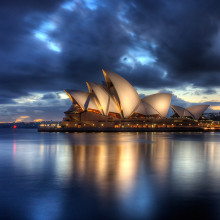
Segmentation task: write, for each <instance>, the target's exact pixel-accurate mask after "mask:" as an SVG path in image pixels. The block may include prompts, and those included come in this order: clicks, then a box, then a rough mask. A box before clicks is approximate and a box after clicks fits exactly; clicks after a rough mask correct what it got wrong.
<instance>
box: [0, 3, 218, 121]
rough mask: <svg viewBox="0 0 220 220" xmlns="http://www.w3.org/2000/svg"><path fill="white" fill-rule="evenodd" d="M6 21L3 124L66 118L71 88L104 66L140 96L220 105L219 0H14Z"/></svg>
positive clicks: (97, 77) (0, 79)
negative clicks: (166, 96) (161, 95)
mask: <svg viewBox="0 0 220 220" xmlns="http://www.w3.org/2000/svg"><path fill="white" fill-rule="evenodd" d="M0 27H1V34H0V58H1V65H0V122H1V121H2V122H3V121H16V120H17V121H19V120H21V121H33V120H35V119H41V118H42V119H44V120H61V119H62V117H63V116H64V114H63V112H64V111H65V110H67V109H68V108H69V106H70V105H71V102H70V100H69V99H68V97H67V96H66V94H65V93H64V92H63V90H64V89H81V90H87V88H86V84H85V81H95V82H101V81H102V80H104V77H103V75H102V71H101V69H102V68H104V69H109V70H112V71H114V72H116V73H119V74H121V75H122V76H123V77H125V78H126V79H127V80H128V81H129V82H131V83H132V84H133V85H134V86H135V88H136V89H137V91H138V92H139V94H145V95H148V94H152V93H156V92H162V91H163V92H164V91H166V92H171V93H173V94H174V96H173V99H172V104H179V105H182V106H184V107H186V106H190V105H192V104H196V103H208V104H211V108H210V109H209V111H213V110H218V111H219V110H220V98H219V95H220V89H219V85H220V1H219V0H209V1H207V0H146V1H143V0H134V1H128V0H69V1H62V0H59V1H58V0H19V1H18V0H7V1H3V2H1V7H0Z"/></svg>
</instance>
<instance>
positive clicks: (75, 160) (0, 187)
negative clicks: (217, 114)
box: [0, 129, 220, 219]
mask: <svg viewBox="0 0 220 220" xmlns="http://www.w3.org/2000/svg"><path fill="white" fill-rule="evenodd" d="M219 141H220V133H37V132H36V130H25V129H24V130H22V129H18V130H16V131H13V130H3V129H1V130H0V198H3V199H1V200H0V216H4V217H6V216H7V217H8V219H15V218H16V219H72V218H75V219H79V218H81V219H82V218H84V219H91V218H92V217H94V219H97V218H102V219H103V218H105V219H146V218H147V219H161V218H163V219H170V218H174V219H175V218H179V217H180V216H181V217H184V216H185V217H187V218H189V217H198V216H199V217H201V219H202V218H203V219H204V218H206V217H207V218H208V216H209V219H210V218H216V219H219V217H220V215H219V214H220V213H219V211H218V207H219V204H220V198H219V196H218V195H220V142H219ZM12 210H13V212H12Z"/></svg>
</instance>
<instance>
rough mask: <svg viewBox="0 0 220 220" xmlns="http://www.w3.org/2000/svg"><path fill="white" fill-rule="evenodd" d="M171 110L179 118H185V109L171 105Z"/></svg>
mask: <svg viewBox="0 0 220 220" xmlns="http://www.w3.org/2000/svg"><path fill="white" fill-rule="evenodd" d="M171 108H172V109H173V111H174V112H175V113H176V114H177V115H179V116H180V117H181V118H182V117H184V116H185V108H183V107H180V106H178V105H171Z"/></svg>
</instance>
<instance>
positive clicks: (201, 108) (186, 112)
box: [171, 105, 209, 120]
mask: <svg viewBox="0 0 220 220" xmlns="http://www.w3.org/2000/svg"><path fill="white" fill-rule="evenodd" d="M171 107H172V109H173V110H174V112H176V113H177V114H178V115H179V117H181V118H182V117H192V118H193V119H196V120H198V119H199V118H200V117H201V116H202V114H203V113H204V112H205V110H206V109H207V108H208V107H209V105H194V106H190V107H188V108H186V109H185V108H183V107H180V106H177V105H172V106H171Z"/></svg>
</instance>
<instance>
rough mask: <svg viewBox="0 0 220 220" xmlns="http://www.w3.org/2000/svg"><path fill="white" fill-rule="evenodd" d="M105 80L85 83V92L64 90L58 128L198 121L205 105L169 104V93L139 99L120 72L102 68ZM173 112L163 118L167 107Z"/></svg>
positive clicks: (131, 125) (146, 125) (116, 126)
mask: <svg viewBox="0 0 220 220" xmlns="http://www.w3.org/2000/svg"><path fill="white" fill-rule="evenodd" d="M103 74H104V77H105V83H103V84H98V83H94V82H86V84H87V87H88V92H85V91H78V90H65V92H66V93H67V95H68V96H69V98H70V100H71V101H72V106H71V107H70V108H69V110H68V111H66V112H65V117H64V118H63V121H62V124H61V126H62V127H70V128H71V127H73V128H74V127H77V128H80V127H106V128H107V127H113V128H118V127H122V128H123V127H125V128H126V127H129V128H132V127H136V128H139V127H148V126H151V127H152V126H154V125H155V126H156V125H159V124H160V125H161V126H162V125H166V126H167V125H168V124H170V125H171V123H173V118H179V119H183V118H188V119H191V120H198V119H200V118H201V117H202V115H203V113H204V111H205V110H206V109H207V108H208V105H196V106H192V107H189V108H186V109H185V108H182V107H180V106H175V105H172V106H171V105H170V104H171V99H172V94H169V93H157V94H153V95H149V96H146V97H144V98H140V96H139V95H138V93H137V91H136V90H135V89H134V87H133V86H132V85H131V84H130V83H129V82H128V81H127V80H126V79H124V78H123V77H121V76H120V75H118V74H116V73H114V72H111V71H107V70H103ZM170 107H171V108H172V109H173V111H174V114H173V116H172V119H171V118H170V119H168V118H167V113H168V110H169V108H170Z"/></svg>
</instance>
